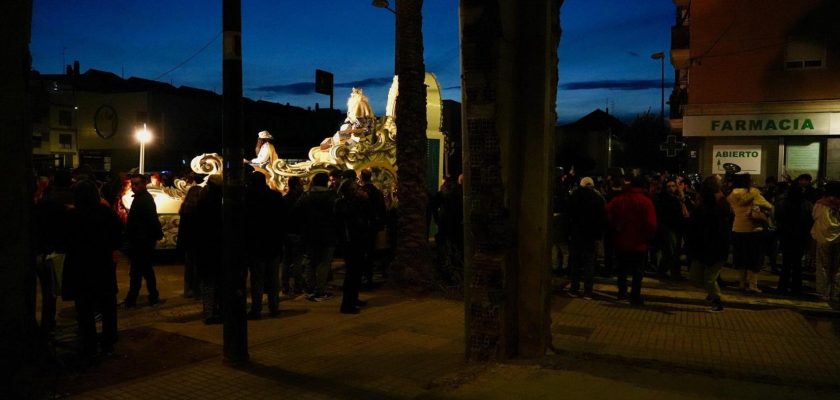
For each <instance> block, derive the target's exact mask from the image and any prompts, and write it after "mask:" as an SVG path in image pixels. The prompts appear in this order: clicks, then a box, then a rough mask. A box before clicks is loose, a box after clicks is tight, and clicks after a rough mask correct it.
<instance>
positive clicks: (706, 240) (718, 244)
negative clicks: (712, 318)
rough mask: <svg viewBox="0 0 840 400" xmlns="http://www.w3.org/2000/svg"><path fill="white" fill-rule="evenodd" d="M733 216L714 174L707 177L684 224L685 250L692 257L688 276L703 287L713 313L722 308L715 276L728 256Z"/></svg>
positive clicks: (718, 273) (718, 274)
mask: <svg viewBox="0 0 840 400" xmlns="http://www.w3.org/2000/svg"><path fill="white" fill-rule="evenodd" d="M732 218H733V215H732V209H731V208H730V206H729V202H727V201H726V197H725V196H724V195H723V192H722V191H721V184H720V181H719V180H718V178H717V177H716V176H710V177H708V178H706V179H705V180H704V181H703V184H702V186H701V188H700V202H699V204H698V206H697V207H696V208H694V209H693V210H692V211H691V216H690V217H689V220H688V223H687V226H686V232H685V250H686V254H687V255H688V257H689V258H690V259H691V278H692V280H693V281H694V282H695V283H696V284H698V285H702V286H703V287H704V288H705V289H706V294H707V296H706V299H707V300H708V301H710V302H711V303H712V306H711V309H710V311H712V312H720V311H723V302H722V301H721V298H720V293H721V292H720V286H718V283H717V279H718V276H720V271H721V269H722V268H723V264H724V263H725V262H726V259H727V257H729V231H730V229H731V228H730V227H731V226H732Z"/></svg>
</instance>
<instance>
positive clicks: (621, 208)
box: [607, 176, 656, 305]
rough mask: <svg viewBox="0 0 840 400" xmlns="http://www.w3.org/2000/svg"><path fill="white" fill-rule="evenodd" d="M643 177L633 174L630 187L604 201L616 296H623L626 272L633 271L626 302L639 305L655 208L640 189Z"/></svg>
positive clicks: (625, 295) (622, 297) (643, 188)
mask: <svg viewBox="0 0 840 400" xmlns="http://www.w3.org/2000/svg"><path fill="white" fill-rule="evenodd" d="M647 186H648V183H647V179H645V177H643V176H637V177H634V178H633V179H632V180H631V182H630V188H629V189H627V190H625V191H624V192H623V193H622V194H620V195H618V196H617V197H615V198H614V199H612V200H611V201H610V202H609V204H607V218H608V219H609V222H610V225H611V226H612V228H613V231H614V232H615V241H614V243H615V251H616V267H617V268H616V269H617V272H618V299H619V300H622V299H625V298H627V273H628V272H629V273H631V274H632V275H633V281H632V286H631V290H630V304H633V305H643V304H644V301H643V300H642V293H641V292H642V276H643V274H644V265H645V260H646V256H647V251H648V246H649V245H650V242H651V240H653V237H654V235H655V234H656V210H655V209H654V207H653V202H652V201H651V200H650V198H649V197H648V196H647V194H646V193H645V192H644V190H645V189H646V188H647Z"/></svg>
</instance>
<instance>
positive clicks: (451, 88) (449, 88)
mask: <svg viewBox="0 0 840 400" xmlns="http://www.w3.org/2000/svg"><path fill="white" fill-rule="evenodd" d="M455 89H461V85H458V86H448V87H445V88H443V90H455Z"/></svg>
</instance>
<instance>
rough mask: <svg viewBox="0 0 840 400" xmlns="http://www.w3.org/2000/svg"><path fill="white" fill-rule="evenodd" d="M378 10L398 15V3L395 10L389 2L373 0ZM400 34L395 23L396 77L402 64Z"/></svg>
mask: <svg viewBox="0 0 840 400" xmlns="http://www.w3.org/2000/svg"><path fill="white" fill-rule="evenodd" d="M371 4H372V5H373V6H374V7H376V8H384V9H386V10H388V11H390V12H391V13H392V14H394V15H397V10H395V9H394V8H397V1H396V0H394V8H391V3H390V2H388V0H373V2H372V3H371ZM399 51H400V32H399V29H397V27H396V23H394V75H397V68H398V66H399V64H400V62H399V60H400V54H399Z"/></svg>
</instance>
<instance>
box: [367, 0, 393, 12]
mask: <svg viewBox="0 0 840 400" xmlns="http://www.w3.org/2000/svg"><path fill="white" fill-rule="evenodd" d="M372 4H373V6H374V7H376V8H384V9H386V10H388V11H390V12H392V13H394V14H396V13H397V11H396V10H394V9H392V8H391V4H390V3H389V2H388V0H373V3H372Z"/></svg>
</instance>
